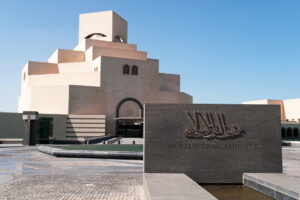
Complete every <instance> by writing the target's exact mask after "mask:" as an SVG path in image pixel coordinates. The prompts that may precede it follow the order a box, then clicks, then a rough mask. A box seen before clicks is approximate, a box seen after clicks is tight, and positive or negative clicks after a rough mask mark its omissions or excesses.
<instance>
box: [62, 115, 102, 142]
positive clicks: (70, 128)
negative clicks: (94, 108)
mask: <svg viewBox="0 0 300 200" xmlns="http://www.w3.org/2000/svg"><path fill="white" fill-rule="evenodd" d="M66 134H67V137H68V138H74V139H75V138H77V139H79V138H80V139H89V138H99V137H103V136H105V115H68V117H67V120H66Z"/></svg>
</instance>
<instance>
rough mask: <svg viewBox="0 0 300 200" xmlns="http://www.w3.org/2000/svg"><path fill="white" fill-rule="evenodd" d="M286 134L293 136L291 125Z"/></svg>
mask: <svg viewBox="0 0 300 200" xmlns="http://www.w3.org/2000/svg"><path fill="white" fill-rule="evenodd" d="M286 136H287V137H292V128H290V127H288V128H287V133H286Z"/></svg>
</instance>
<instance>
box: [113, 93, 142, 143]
mask: <svg viewBox="0 0 300 200" xmlns="http://www.w3.org/2000/svg"><path fill="white" fill-rule="evenodd" d="M143 113H144V109H143V105H142V104H141V103H140V102H139V101H138V100H137V99H135V98H132V97H128V98H125V99H123V100H121V101H120V102H119V104H118V105H117V108H116V118H115V120H116V136H118V137H131V138H142V137H143Z"/></svg>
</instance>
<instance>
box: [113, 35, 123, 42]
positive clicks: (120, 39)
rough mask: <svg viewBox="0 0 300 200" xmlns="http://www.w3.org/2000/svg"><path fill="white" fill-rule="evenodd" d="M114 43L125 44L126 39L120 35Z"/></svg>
mask: <svg viewBox="0 0 300 200" xmlns="http://www.w3.org/2000/svg"><path fill="white" fill-rule="evenodd" d="M114 42H121V43H125V41H124V39H123V38H122V37H121V36H119V35H118V36H116V37H115V39H114Z"/></svg>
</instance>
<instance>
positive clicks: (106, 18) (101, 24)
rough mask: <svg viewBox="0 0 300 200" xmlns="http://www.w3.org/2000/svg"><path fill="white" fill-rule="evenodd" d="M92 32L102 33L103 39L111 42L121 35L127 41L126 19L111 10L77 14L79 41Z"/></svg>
mask: <svg viewBox="0 0 300 200" xmlns="http://www.w3.org/2000/svg"><path fill="white" fill-rule="evenodd" d="M93 33H101V34H104V35H105V37H103V38H101V40H104V41H110V42H113V41H114V38H115V36H118V35H120V36H122V38H123V39H124V40H125V42H127V21H126V20H124V19H123V18H122V17H120V16H119V15H117V14H116V13H114V12H113V11H105V12H95V13H86V14H81V15H80V16H79V40H78V41H79V42H80V41H82V40H83V39H85V38H86V37H87V36H89V35H91V34H93Z"/></svg>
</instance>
